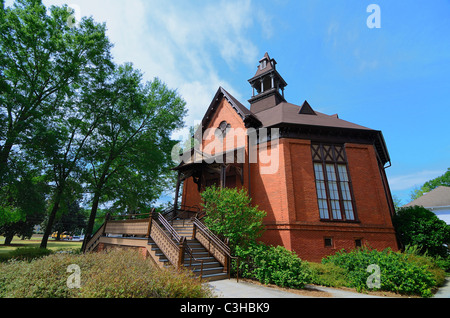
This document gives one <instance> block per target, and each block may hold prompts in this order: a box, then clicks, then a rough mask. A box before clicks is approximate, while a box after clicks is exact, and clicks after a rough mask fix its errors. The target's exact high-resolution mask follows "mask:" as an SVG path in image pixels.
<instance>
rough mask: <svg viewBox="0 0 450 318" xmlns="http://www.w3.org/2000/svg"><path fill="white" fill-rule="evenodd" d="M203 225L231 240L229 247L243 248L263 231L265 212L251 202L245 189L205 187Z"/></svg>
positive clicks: (203, 194) (203, 193)
mask: <svg viewBox="0 0 450 318" xmlns="http://www.w3.org/2000/svg"><path fill="white" fill-rule="evenodd" d="M201 196H202V200H203V202H202V207H203V208H204V211H205V212H206V217H205V219H204V222H205V224H206V225H207V226H208V227H209V228H210V230H211V231H213V232H214V233H216V234H217V235H219V236H222V237H224V238H227V239H229V240H230V247H231V248H232V250H234V249H235V248H236V247H237V246H239V247H241V248H245V247H246V246H247V245H249V244H250V243H251V242H254V241H255V240H256V239H257V238H259V237H260V236H261V234H262V232H263V230H264V226H263V223H262V222H263V219H264V217H265V216H266V212H265V211H261V210H259V209H258V207H257V206H252V205H251V201H252V200H251V198H250V197H249V196H248V193H247V190H246V189H244V188H243V189H240V190H239V189H236V188H223V189H221V188H217V187H216V186H212V187H208V188H206V189H205V191H203V192H202V194H201Z"/></svg>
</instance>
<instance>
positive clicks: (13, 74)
mask: <svg viewBox="0 0 450 318" xmlns="http://www.w3.org/2000/svg"><path fill="white" fill-rule="evenodd" d="M70 14H71V12H69V11H68V8H67V6H63V7H56V6H52V7H51V8H50V9H49V11H48V12H47V8H46V7H45V6H44V5H43V4H42V1H40V0H16V1H15V3H14V5H13V6H12V7H7V8H5V6H4V2H3V1H2V3H1V9H0V74H1V78H0V93H1V94H0V190H1V191H2V192H3V191H4V190H5V189H8V188H11V184H13V183H14V182H16V180H18V178H19V177H18V176H17V175H14V174H13V173H12V172H13V169H12V166H13V165H14V164H15V163H14V162H12V159H14V158H18V160H21V161H25V160H24V159H23V156H25V154H27V153H32V154H33V155H34V159H35V161H44V162H45V165H46V166H47V167H51V168H50V169H45V172H46V175H47V176H50V177H53V178H52V179H53V183H52V184H53V185H54V186H55V190H54V191H53V194H52V196H51V200H50V202H51V203H52V204H51V208H50V213H49V217H48V226H47V228H46V233H45V235H44V238H43V241H42V243H41V246H42V247H46V244H47V238H48V234H50V231H51V227H52V223H53V221H54V218H55V215H56V212H57V211H58V208H59V202H60V200H61V197H62V193H63V191H64V187H65V183H66V181H67V178H69V176H72V175H73V173H74V172H75V171H76V168H77V163H78V162H79V159H80V158H81V155H82V152H81V150H82V148H83V145H84V143H85V141H86V139H87V138H86V137H87V136H89V134H90V133H91V132H92V131H89V129H90V128H93V125H92V124H93V123H95V118H93V117H95V116H93V115H92V114H93V112H92V111H89V112H88V111H85V112H80V113H79V115H80V116H83V117H77V116H76V114H77V113H78V111H79V108H80V107H81V106H78V102H79V100H81V99H82V100H84V105H88V104H89V103H88V102H87V101H89V100H91V101H92V99H93V97H92V95H95V94H94V93H92V92H96V89H92V88H93V87H95V88H96V87H97V86H98V85H97V86H94V83H97V84H98V83H101V80H100V81H99V79H101V77H102V74H104V73H105V72H107V70H108V69H109V68H111V67H112V66H113V64H112V62H111V60H112V58H111V54H110V48H111V43H110V42H109V40H108V38H107V37H106V33H105V32H106V26H105V25H104V24H102V25H101V24H97V23H95V22H94V21H93V19H92V18H84V19H83V20H82V21H81V23H80V24H79V25H78V26H76V27H73V26H72V25H70V24H69V23H68V20H69V16H70ZM87 87H88V88H89V87H90V88H91V89H90V90H87V89H86V88H87ZM90 105H93V104H92V103H91V104H90ZM94 109H95V108H94ZM96 118H99V117H98V116H97V117H96ZM83 133H84V135H83ZM80 134H81V135H82V136H81V137H80ZM80 138H81V139H80ZM38 154H39V155H38ZM32 157H33V156H32ZM32 164H33V163H32V162H30V166H31V165H32ZM0 197H8V194H7V193H6V194H5V193H4V192H3V193H1V194H0ZM7 199H8V200H7V201H6V202H8V203H9V202H12V201H14V200H12V199H11V198H7ZM0 205H2V211H3V212H5V213H12V214H14V213H15V211H17V207H15V206H14V205H11V204H7V205H6V206H4V205H3V202H2V203H0ZM8 218H9V217H5V219H8ZM11 218H12V219H14V218H17V215H12V216H11ZM11 218H9V219H11Z"/></svg>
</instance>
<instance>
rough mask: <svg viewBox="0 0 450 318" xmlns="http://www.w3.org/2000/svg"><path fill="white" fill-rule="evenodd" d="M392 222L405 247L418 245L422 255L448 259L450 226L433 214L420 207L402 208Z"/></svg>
mask: <svg viewBox="0 0 450 318" xmlns="http://www.w3.org/2000/svg"><path fill="white" fill-rule="evenodd" d="M392 221H393V224H394V227H395V230H396V232H397V235H398V237H399V240H400V242H401V244H402V245H403V246H404V247H406V246H415V245H417V246H419V247H420V249H421V253H425V252H426V253H428V255H430V256H438V255H439V256H441V257H444V258H446V257H448V247H447V246H449V244H450V226H449V225H447V224H446V223H445V222H444V221H442V220H440V219H439V218H438V217H437V216H436V215H435V214H434V213H433V212H431V211H429V210H427V209H425V208H423V207H419V206H414V207H405V208H400V209H399V210H398V211H397V212H396V214H395V215H394V217H393V220H392Z"/></svg>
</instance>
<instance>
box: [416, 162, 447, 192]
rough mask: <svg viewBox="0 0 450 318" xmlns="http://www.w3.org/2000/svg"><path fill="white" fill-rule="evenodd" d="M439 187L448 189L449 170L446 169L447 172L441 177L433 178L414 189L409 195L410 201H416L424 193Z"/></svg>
mask: <svg viewBox="0 0 450 318" xmlns="http://www.w3.org/2000/svg"><path fill="white" fill-rule="evenodd" d="M439 186H445V187H450V168H448V169H447V172H446V173H444V174H443V175H442V176H439V177H437V178H434V179H432V180H430V181H427V182H425V183H424V184H423V185H422V186H421V187H420V188H418V189H415V190H414V191H413V192H412V193H411V200H416V199H418V198H420V197H421V196H422V195H424V194H425V193H428V192H430V191H431V190H434V189H436V188H437V187H439Z"/></svg>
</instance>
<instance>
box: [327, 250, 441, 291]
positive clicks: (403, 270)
mask: <svg viewBox="0 0 450 318" xmlns="http://www.w3.org/2000/svg"><path fill="white" fill-rule="evenodd" d="M322 263H324V264H328V263H332V264H334V265H336V266H338V267H340V268H343V269H345V271H346V272H347V278H348V280H349V287H355V288H356V289H357V290H358V291H363V290H368V289H369V288H368V286H367V279H368V278H369V275H371V273H369V272H367V268H368V267H369V265H371V264H375V265H378V266H379V268H380V278H381V282H380V283H381V286H380V290H384V291H392V292H396V293H401V294H410V295H420V296H422V297H431V296H432V289H433V288H434V287H436V286H437V278H436V277H437V276H436V274H433V273H432V270H435V269H436V268H433V269H432V270H430V264H427V263H426V261H425V260H423V259H422V258H420V257H419V256H414V257H412V256H411V255H408V254H404V253H398V252H392V251H391V250H390V249H386V250H384V251H382V252H379V251H377V250H370V249H368V248H363V249H355V250H353V251H351V252H345V251H340V252H337V253H336V254H335V255H332V256H328V257H326V258H324V259H323V260H322Z"/></svg>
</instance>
